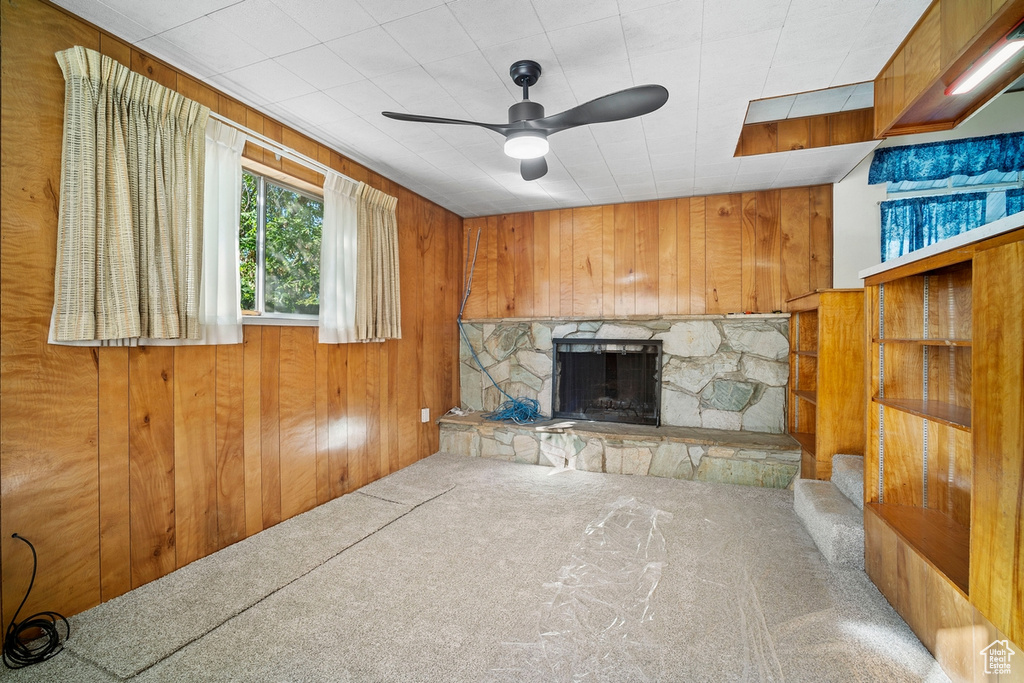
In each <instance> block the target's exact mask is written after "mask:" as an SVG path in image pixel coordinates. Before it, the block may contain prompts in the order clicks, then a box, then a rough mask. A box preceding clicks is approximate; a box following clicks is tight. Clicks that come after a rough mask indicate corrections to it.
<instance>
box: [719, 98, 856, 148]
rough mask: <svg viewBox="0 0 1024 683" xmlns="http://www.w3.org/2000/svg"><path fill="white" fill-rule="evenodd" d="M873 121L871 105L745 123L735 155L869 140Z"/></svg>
mask: <svg viewBox="0 0 1024 683" xmlns="http://www.w3.org/2000/svg"><path fill="white" fill-rule="evenodd" d="M874 123H875V111H874V109H872V108H870V107H869V108H867V109H854V110H853V111H841V112H836V113H834V114H819V115H817V116H803V117H800V118H795V119H782V120H780V121H768V122H765V123H745V124H743V128H742V129H741V130H740V140H739V142H738V143H737V144H736V154H735V155H734V156H738V157H743V156H753V155H756V154H774V153H775V152H789V151H792V150H794V149H814V148H817V147H830V146H832V145H849V144H851V143H854V142H866V141H868V140H873V139H874V137H875V133H874Z"/></svg>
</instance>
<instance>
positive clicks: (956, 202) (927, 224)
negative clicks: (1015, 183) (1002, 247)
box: [881, 192, 1009, 261]
mask: <svg viewBox="0 0 1024 683" xmlns="http://www.w3.org/2000/svg"><path fill="white" fill-rule="evenodd" d="M1007 201H1009V200H1007ZM985 204H986V197H985V193H984V192H973V193H969V194H968V193H964V194H951V195H945V196H941V197H912V198H910V199H895V200H893V201H890V202H882V205H881V209H882V261H888V260H890V259H894V258H896V257H898V256H903V255H904V254H909V253H910V252H912V251H915V250H917V249H920V248H921V247H926V246H928V245H929V244H934V243H936V242H938V241H939V240H943V239H946V238H947V237H953V236H954V235H959V234H960V233H962V232H967V231H968V230H973V229H974V228H977V227H978V226H980V225H984V223H985Z"/></svg>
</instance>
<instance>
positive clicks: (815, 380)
mask: <svg viewBox="0 0 1024 683" xmlns="http://www.w3.org/2000/svg"><path fill="white" fill-rule="evenodd" d="M786 303H787V306H788V308H789V311H790V313H791V314H792V315H791V317H790V319H789V343H790V354H789V405H788V408H789V416H788V420H789V434H790V436H792V437H793V438H794V439H796V440H797V442H799V444H800V447H801V449H802V457H801V466H800V476H801V477H803V478H804V479H828V478H829V477H830V476H832V456H833V455H835V454H836V453H853V454H860V453H863V452H864V403H863V398H862V397H863V384H864V371H863V367H864V345H865V342H864V336H863V334H864V290H862V289H821V290H818V291H816V292H812V293H810V294H805V295H804V296H799V297H796V298H794V299H790V300H789V301H787V302H786Z"/></svg>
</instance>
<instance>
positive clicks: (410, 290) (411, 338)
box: [339, 191, 496, 490]
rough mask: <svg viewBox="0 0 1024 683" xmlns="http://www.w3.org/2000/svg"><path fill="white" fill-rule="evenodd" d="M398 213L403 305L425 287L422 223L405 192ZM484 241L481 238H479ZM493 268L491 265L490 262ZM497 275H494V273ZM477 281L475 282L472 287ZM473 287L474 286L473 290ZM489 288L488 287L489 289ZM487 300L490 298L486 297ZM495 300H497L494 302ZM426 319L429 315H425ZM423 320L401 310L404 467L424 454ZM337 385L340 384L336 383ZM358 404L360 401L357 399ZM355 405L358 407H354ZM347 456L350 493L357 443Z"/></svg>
mask: <svg viewBox="0 0 1024 683" xmlns="http://www.w3.org/2000/svg"><path fill="white" fill-rule="evenodd" d="M398 196H399V211H400V212H401V213H400V221H403V222H405V224H406V225H408V228H407V229H406V230H404V231H403V230H399V232H398V251H399V254H398V257H399V260H400V262H401V263H402V264H403V266H402V300H403V301H410V300H412V301H420V299H421V297H422V291H423V286H424V279H423V278H424V275H423V267H422V257H421V255H420V254H421V251H420V228H419V225H420V223H421V222H422V218H421V216H420V212H421V210H422V206H421V205H420V204H418V203H413V202H412V201H411V199H410V197H411V195H410V193H408V192H405V191H400V192H399V195H398ZM481 227H483V232H482V235H484V236H485V237H486V240H491V238H492V237H493V234H494V232H495V231H494V230H493V229H491V227H490V222H489V221H486V220H483V222H482V223H481ZM482 239H484V238H482ZM488 243H489V242H487V241H483V242H481V246H480V258H481V261H480V262H479V263H478V269H477V278H478V280H479V278H480V277H481V275H484V274H485V273H487V272H488V271H489V270H490V268H489V266H488V265H487V264H488V262H487V259H486V258H485V255H487V254H488V250H487V249H485V248H484V245H485V244H488ZM490 263H491V264H493V261H491V262H490ZM495 275H496V272H495ZM478 280H474V283H475V282H477V281H478ZM488 280H489V278H488V277H484V278H483V280H482V281H483V282H484V283H488ZM475 286H476V285H475V284H474V287H475ZM488 286H490V285H488ZM488 296H489V295H488ZM495 300H496V299H495ZM428 315H429V312H428ZM423 318H424V315H423V314H422V313H420V314H416V312H415V310H413V309H410V308H407V307H406V306H402V340H401V342H399V345H398V362H399V365H400V367H401V368H402V377H403V384H404V386H406V387H415V389H414V390H413V389H407V390H405V391H401V392H399V393H398V396H397V401H398V411H399V412H398V432H399V433H398V443H399V447H400V452H399V462H400V463H401V465H402V466H403V467H405V466H406V465H409V464H411V463H413V462H415V461H416V460H417V459H419V458H420V457H422V455H421V454H422V453H423V451H422V450H421V447H420V430H421V427H420V420H419V410H420V404H419V402H420V394H419V385H420V376H421V369H420V368H421V366H420V364H421V363H422V362H423V348H422V345H421V344H420V341H421V339H422V335H423ZM346 360H349V361H350V362H351V363H353V364H354V363H355V356H352V357H351V358H350V357H349V356H347V355H346ZM347 374H348V373H346V376H347ZM339 381H341V380H340V379H339ZM346 400H351V401H356V400H357V397H348V396H346ZM359 400H360V401H361V399H359ZM356 405H360V404H359V403H357V404H356ZM345 428H346V430H348V432H347V433H348V434H349V436H351V435H352V434H353V433H354V432H353V429H354V427H353V425H352V418H351V417H350V418H349V419H348V420H346V427H345ZM347 443H348V445H349V455H348V477H349V479H348V488H349V490H351V489H352V488H354V487H355V486H357V484H356V483H355V479H354V478H353V476H354V472H355V471H356V463H355V457H356V451H355V448H356V447H357V446H358V445H359V442H356V441H352V440H349V441H348V442H347Z"/></svg>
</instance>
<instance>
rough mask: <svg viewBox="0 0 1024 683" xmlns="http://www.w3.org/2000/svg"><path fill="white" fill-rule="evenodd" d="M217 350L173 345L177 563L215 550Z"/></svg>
mask: <svg viewBox="0 0 1024 683" xmlns="http://www.w3.org/2000/svg"><path fill="white" fill-rule="evenodd" d="M216 358H217V349H216V347H213V346H179V347H177V348H175V349H174V369H175V372H174V510H175V519H174V527H175V536H176V542H175V545H176V548H177V550H176V553H175V556H176V563H177V566H178V567H183V566H185V565H186V564H188V563H189V562H193V561H195V560H198V559H199V558H200V557H205V556H206V555H209V554H210V553H212V552H214V551H215V550H217V548H218V547H219V546H218V543H217V382H216V367H217V365H216Z"/></svg>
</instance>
